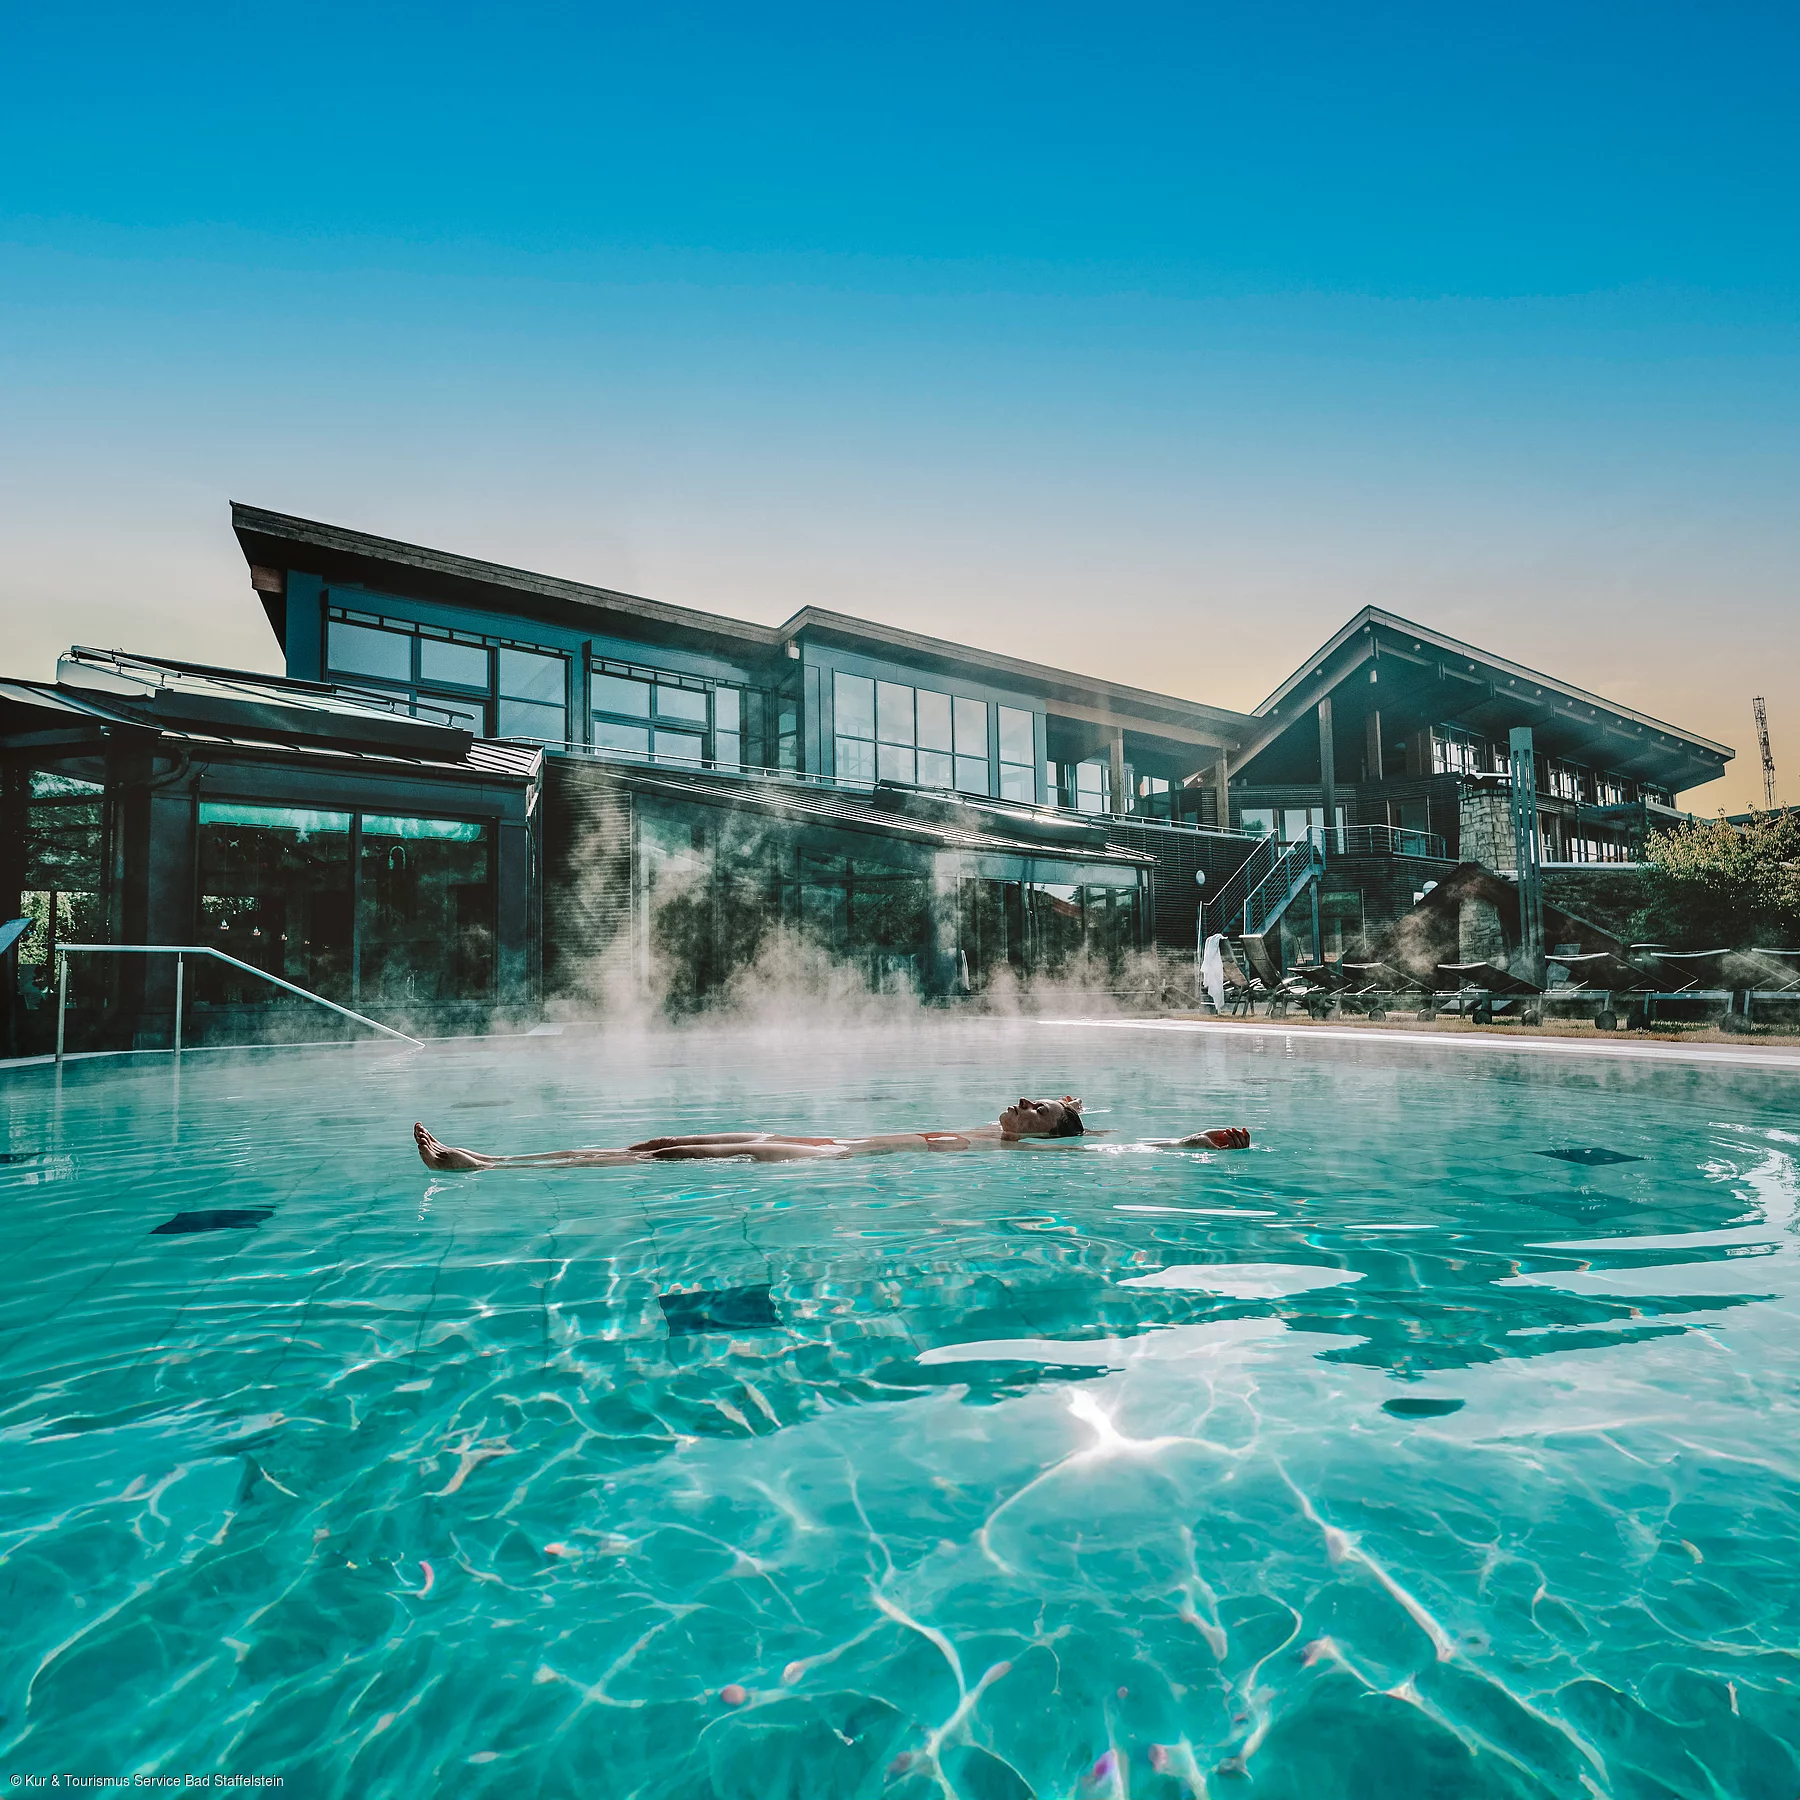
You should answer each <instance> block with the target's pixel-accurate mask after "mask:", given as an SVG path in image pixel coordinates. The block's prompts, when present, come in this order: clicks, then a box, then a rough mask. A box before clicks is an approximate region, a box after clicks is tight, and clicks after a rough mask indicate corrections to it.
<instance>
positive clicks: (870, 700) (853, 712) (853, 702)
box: [831, 669, 875, 785]
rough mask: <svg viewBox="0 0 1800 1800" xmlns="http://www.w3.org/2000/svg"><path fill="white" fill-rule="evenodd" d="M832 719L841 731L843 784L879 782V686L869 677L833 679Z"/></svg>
mask: <svg viewBox="0 0 1800 1800" xmlns="http://www.w3.org/2000/svg"><path fill="white" fill-rule="evenodd" d="M831 692H832V717H833V723H834V724H835V727H836V732H837V764H836V766H837V778H838V780H839V781H855V782H867V783H869V784H871V785H873V783H874V780H875V683H874V682H873V681H872V680H870V678H869V677H868V676H867V675H846V674H845V673H844V672H843V671H842V670H841V669H840V670H838V671H837V672H836V673H835V674H834V675H833V676H832V678H831Z"/></svg>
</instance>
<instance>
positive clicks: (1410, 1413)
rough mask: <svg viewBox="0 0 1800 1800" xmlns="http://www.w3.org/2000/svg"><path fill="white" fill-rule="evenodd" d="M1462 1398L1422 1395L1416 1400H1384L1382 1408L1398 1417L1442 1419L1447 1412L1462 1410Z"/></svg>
mask: <svg viewBox="0 0 1800 1800" xmlns="http://www.w3.org/2000/svg"><path fill="white" fill-rule="evenodd" d="M1462 1407H1463V1403H1462V1402H1461V1401H1460V1400H1431V1399H1428V1398H1426V1397H1425V1396H1424V1395H1421V1396H1420V1397H1419V1398H1418V1399H1416V1400H1384V1401H1382V1403H1381V1410H1382V1411H1383V1412H1386V1413H1392V1414H1393V1415H1394V1417H1395V1418H1396V1419H1441V1418H1443V1416H1444V1415H1445V1414H1446V1413H1453V1412H1461V1411H1462Z"/></svg>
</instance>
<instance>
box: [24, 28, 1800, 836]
mask: <svg viewBox="0 0 1800 1800" xmlns="http://www.w3.org/2000/svg"><path fill="white" fill-rule="evenodd" d="M0 19H3V20H4V22H5V34H6V38H5V41H6V44H7V54H6V56H5V57H4V59H0V103H3V104H0V487H3V493H0V525H3V526H4V532H5V540H4V541H5V543H6V546H7V552H8V553H7V555H6V556H5V558H4V559H0V604H3V605H4V606H5V609H6V612H7V616H8V618H9V621H10V622H11V624H12V627H13V629H12V632H11V634H10V635H11V639H12V658H11V663H12V666H13V667H15V668H19V669H20V671H21V672H25V673H41V672H43V670H44V668H45V667H46V666H47V664H48V662H49V660H50V659H51V658H53V656H54V654H55V652H56V650H57V649H58V648H60V647H63V646H65V645H66V644H67V643H68V642H69V641H70V640H71V639H72V638H73V639H79V640H81V641H88V642H103V643H123V644H126V645H128V646H131V647H137V648H165V649H169V650H171V651H177V652H179V651H185V652H188V653H191V654H201V653H205V654H208V655H211V656H214V657H216V658H220V659H223V658H227V657H229V658H231V659H236V660H243V661H246V662H262V663H267V662H268V660H269V658H270V656H271V655H272V651H273V646H272V643H270V642H269V641H267V639H266V630H265V628H263V627H262V626H261V623H260V614H259V612H258V610H257V609H256V608H255V607H254V606H253V604H252V603H251V602H250V599H249V596H248V594H247V592H246V591H245V586H244V581H243V577H242V566H241V563H239V562H237V561H236V559H235V550H234V547H233V545H232V543H231V541H230V537H229V533H228V531H227V529H226V522H225V512H224V503H225V500H226V498H227V497H228V496H229V497H236V498H243V499H249V500H253V501H256V502H258V503H260V504H264V505H269V506H275V507H280V508H285V509H288V510H292V511H296V512H303V513H310V514H313V515H316V516H325V517H330V518H333V519H337V520H341V521H342V522H344V523H348V524H353V525H359V526H363V527H366V528H368V529H372V530H378V531H384V532H388V533H391V534H393V535H396V536H402V537H409V538H413V539H417V540H423V541H427V542H431V543H435V544H440V545H442V546H444V547H447V548H453V549H459V550H464V551H467V552H469V553H471V554H476V555H485V556H491V557H495V558H498V559H501V560H507V561H513V562H517V563H522V564H525V565H527V566H532V567H538V568H546V569H550V570H553V571H555V572H557V573H561V574H567V575H572V576H576V577H580V578H585V579H589V580H594V581H598V582H603V583H608V584H611V585H617V586H624V587H629V588H633V589H636V590H638V591H642V592H649V593H653V594H656V595H658V596H660V597H662V598H665V599H669V600H675V601H681V602H685V603H688V604H692V605H700V606H712V607H717V608H720V609H722V610H726V611H731V612H736V613H739V614H742V615H745V616H753V617H759V618H771V619H772V618H778V617H781V616H783V615H784V614H785V613H786V612H788V611H790V610H792V609H793V608H794V607H795V606H798V605H800V604H803V603H805V602H807V601H812V602H815V603H818V604H822V605H832V606H837V607H841V608H843V609H844V610H847V611H852V612H859V613H863V614H866V615H870V616H876V617H881V618H888V619H894V620H897V621H901V622H905V623H908V624H911V625H914V626H916V627H917V628H920V629H924V630H932V631H941V632H944V633H946V634H948V635H954V636H959V637H966V638H969V639H971V640H974V641H979V642H983V643H990V644H994V645H997V646H1000V647H1008V648H1014V649H1018V650H1021V651H1023V652H1025V653H1028V654H1036V655H1040V656H1042V657H1044V658H1045V659H1047V660H1054V661H1061V662H1074V663H1078V664H1080V665H1082V666H1085V667H1089V668H1092V669H1094V670H1095V671H1096V672H1101V673H1106V674H1111V675H1115V676H1118V677H1121V678H1124V679H1129V680H1135V681H1139V682H1142V683H1143V684H1145V685H1148V686H1156V687H1166V688H1169V689H1172V690H1174V691H1178V692H1184V693H1188V694H1191V695H1193V696H1195V697H1197V698H1202V699H1208V700H1215V701H1218V702H1221V703H1224V704H1236V705H1248V704H1250V703H1251V702H1253V701H1254V700H1256V699H1258V698H1260V697H1261V695H1262V694H1263V693H1264V692H1266V691H1267V690H1268V689H1269V688H1271V687H1273V686H1274V685H1275V683H1276V682H1277V681H1278V680H1279V679H1280V678H1281V677H1282V676H1284V675H1285V674H1286V673H1287V672H1288V670H1289V669H1290V668H1291V667H1292V666H1293V664H1295V663H1296V662H1298V661H1299V660H1300V659H1301V657H1302V656H1303V655H1304V654H1305V653H1306V650H1307V649H1308V648H1309V647H1310V645H1311V644H1313V643H1315V642H1316V641H1318V640H1319V639H1322V638H1323V637H1324V636H1325V635H1326V634H1327V633H1329V632H1330V631H1331V630H1332V629H1334V628H1335V627H1336V626H1337V625H1338V624H1339V623H1341V622H1342V620H1343V619H1344V618H1345V617H1347V616H1348V615H1349V614H1350V613H1351V612H1352V611H1353V610H1354V609H1355V608H1356V607H1358V606H1361V605H1364V604H1367V603H1371V602H1373V603H1376V604H1382V605H1388V606H1391V607H1393V608H1394V609H1396V610H1398V611H1401V612H1404V613H1408V614H1410V615H1412V616H1415V617H1418V618H1420V619H1421V620H1423V621H1425V622H1427V623H1430V624H1434V625H1437V626H1440V627H1442V628H1443V629H1446V630H1451V631H1456V632H1459V633H1461V634H1463V635H1466V636H1470V637H1473V638H1475V639H1477V640H1478V641H1480V642H1482V643H1484V644H1487V645H1489V646H1491V647H1492V648H1495V649H1499V650H1502V651H1506V652H1508V653H1511V654H1513V655H1516V656H1519V657H1521V658H1522V659H1523V660H1526V661H1528V662H1535V663H1538V664H1540V665H1542V666H1546V667H1549V668H1552V669H1554V670H1555V671H1556V672H1558V673H1559V674H1564V675H1566V676H1568V677H1570V678H1572V679H1576V680H1580V681H1583V682H1585V683H1587V684H1589V685H1591V686H1594V687H1597V688H1599V689H1601V690H1602V691H1604V692H1607V693H1609V694H1611V695H1614V696H1615V697H1617V698H1619V699H1621V700H1626V701H1629V702H1631V703H1633V704H1636V705H1639V706H1642V707H1645V708H1646V709H1647V710H1650V711H1652V712H1655V713H1659V714H1661V715H1662V716H1665V717H1669V718H1672V719H1674V720H1675V721H1677V722H1678V723H1682V724H1685V725H1689V726H1691V727H1693V728H1695V729H1698V730H1701V731H1704V732H1707V733H1708V734H1709V735H1712V736H1715V737H1720V738H1723V739H1724V740H1725V741H1727V742H1730V743H1734V744H1736V745H1738V746H1739V748H1740V750H1742V749H1744V748H1746V747H1747V746H1748V718H1749V698H1750V695H1751V693H1752V692H1753V691H1764V692H1766V693H1767V695H1768V698H1769V705H1770V713H1771V722H1772V725H1773V727H1774V730H1775V734H1776V739H1777V743H1776V749H1777V755H1778V758H1779V757H1780V755H1781V752H1782V739H1783V735H1784V732H1785V735H1786V737H1787V740H1788V742H1789V743H1790V744H1791V745H1792V748H1793V751H1794V770H1795V773H1794V784H1793V787H1794V792H1793V794H1792V795H1791V796H1790V797H1800V681H1797V680H1796V676H1797V674H1800V626H1796V623H1795V620H1796V617H1797V616H1800V608H1797V607H1796V604H1795V601H1796V593H1795V586H1796V581H1795V575H1796V567H1797V564H1796V555H1797V552H1800V530H1797V529H1796V523H1797V522H1796V507H1795V495H1796V494H1797V493H1800V484H1797V481H1796V477H1797V476H1800V412H1797V409H1796V404H1795V403H1796V400H1797V399H1800V392H1797V390H1800V381H1797V379H1796V376H1797V373H1800V368H1797V362H1796V355H1795V342H1796V340H1795V324H1796V316H1797V314H1800V304H1797V302H1800V281H1797V276H1800V243H1797V241H1796V240H1797V230H1800V211H1797V209H1796V206H1795V203H1794V199H1793V196H1794V194H1795V193H1796V191H1800V184H1797V183H1796V175H1797V174H1800V169H1797V167H1796V164H1797V162H1800V156H1797V148H1800V144H1797V138H1800V124H1797V123H1796V109H1795V107H1794V105H1793V103H1792V95H1793V93H1794V91H1795V77H1796V73H1797V72H1800V55H1797V52H1800V14H1797V13H1796V12H1795V11H1794V10H1793V9H1791V8H1783V9H1777V8H1774V7H1769V8H1753V7H1732V8H1718V7H1714V8H1702V7H1656V6H1638V7H1633V8H1627V7H1624V6H1618V7H1604V8H1603V7H1580V6H1573V7H1571V6H1563V7H1557V8H1551V7H1532V6H1523V7H1521V6H1514V7H1510V8H1506V9H1498V8H1495V9H1491V10H1489V11H1488V12H1485V13H1479V14H1478V13H1476V12H1475V11H1473V10H1472V9H1466V8H1465V9H1454V8H1444V7H1441V6H1439V7H1425V6H1370V7H1360V8H1357V7H1352V8H1345V7H1342V6H1337V7H1330V8H1327V7H1323V6H1312V7H1268V8H1262V9H1247V8H1234V9H1229V10H1227V9H1224V8H1200V7H1187V8H1176V7H1130V6H1126V7H1114V8H1110V9H1099V8H1090V9H1081V10H1077V9H1074V8H1069V7H1040V8H1035V9H1031V10H1026V9H1022V8H1020V9H1000V8H970V7H964V8H949V7H913V8H908V9H887V10H880V11H878V10H877V9H872V8H862V9H845V8H841V7H839V8H830V9H827V8H823V7H781V8H761V9H756V8H743V7H737V8H725V7H713V6H689V7H663V8H645V7H641V6H639V7H634V8H630V9H626V8H598V7H572V6H571V7H542V6H529V5H527V6H513V7H508V8H505V9H500V8H476V7H468V6H460V7H459V6H437V7H433V8H430V9H426V8H402V7H393V6H387V7H383V6H374V7H356V8H352V7H347V6H337V5H318V6H313V7H310V8H307V9H303V10H302V9H292V8H281V9H276V8H270V7H255V6H251V7H239V8H233V9H229V10H228V9H225V8H215V7H209V6H204V5H193V6H188V7H184V8H179V9H167V11H166V14H165V13H161V12H158V11H155V10H152V9H143V8H133V9H131V10H126V9H124V8H120V7H114V6H105V5H103V6H98V7H93V8H90V9H87V10H85V11H83V12H82V13H81V14H80V15H79V16H78V17H77V16H71V15H70V14H69V13H68V11H67V9H61V16H59V11H58V9H38V10H37V11H34V12H32V13H31V14H29V15H28V14H27V13H26V12H25V11H24V9H22V8H19V7H9V8H7V9H6V10H5V11H4V13H0ZM6 496H10V500H9V499H8V498H6ZM1751 760H1753V758H1752V759H1751ZM1752 773H1753V772H1752V770H1751V769H1750V768H1749V767H1748V765H1747V764H1745V763H1744V762H1740V764H1739V765H1738V768H1737V772H1736V773H1734V775H1733V776H1731V777H1729V778H1728V779H1727V780H1726V781H1725V782H1723V783H1720V784H1718V785H1716V786H1715V787H1713V788H1710V789H1707V790H1704V791H1703V792H1700V793H1697V794H1696V795H1695V796H1694V798H1695V801H1696V803H1700V804H1705V805H1713V804H1717V803H1719V802H1720V801H1725V802H1727V803H1730V804H1736V803H1738V802H1739V801H1741V800H1743V799H1746V798H1748V797H1749V795H1750V793H1751V791H1752V788H1753V786H1754V783H1753V781H1752V779H1751V777H1752Z"/></svg>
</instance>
